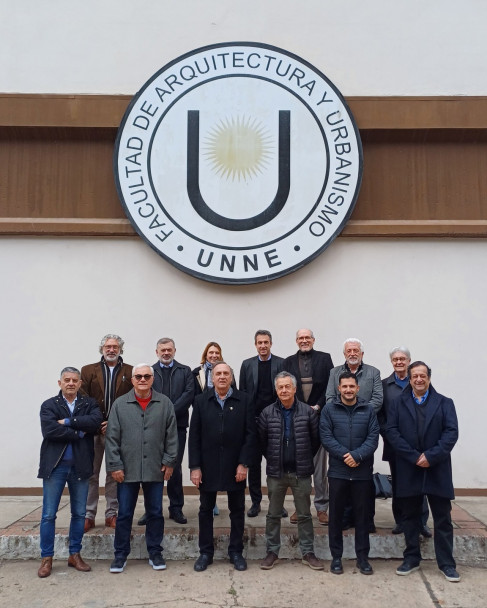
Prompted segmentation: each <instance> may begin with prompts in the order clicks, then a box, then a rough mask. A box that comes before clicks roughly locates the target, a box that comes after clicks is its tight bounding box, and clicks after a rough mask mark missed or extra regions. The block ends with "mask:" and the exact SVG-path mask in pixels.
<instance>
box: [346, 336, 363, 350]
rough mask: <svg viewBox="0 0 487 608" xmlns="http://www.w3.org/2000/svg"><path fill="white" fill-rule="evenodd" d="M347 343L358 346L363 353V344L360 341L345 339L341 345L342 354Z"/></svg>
mask: <svg viewBox="0 0 487 608" xmlns="http://www.w3.org/2000/svg"><path fill="white" fill-rule="evenodd" d="M349 342H352V343H353V344H359V345H360V350H361V351H362V352H364V344H363V342H362V340H359V339H358V338H347V339H346V340H345V342H344V343H343V352H345V347H346V345H347V344H348V343H349Z"/></svg>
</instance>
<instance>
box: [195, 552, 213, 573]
mask: <svg viewBox="0 0 487 608" xmlns="http://www.w3.org/2000/svg"><path fill="white" fill-rule="evenodd" d="M212 563H213V557H212V556H211V555H207V554H206V553H202V554H201V555H200V556H199V557H198V559H197V560H196V561H195V563H194V566H193V568H194V570H195V572H203V571H204V570H206V569H207V568H208V566H209V565H210V564H212Z"/></svg>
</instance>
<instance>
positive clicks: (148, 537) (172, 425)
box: [105, 363, 178, 573]
mask: <svg viewBox="0 0 487 608" xmlns="http://www.w3.org/2000/svg"><path fill="white" fill-rule="evenodd" d="M153 382H154V370H153V369H152V367H151V366H150V365H148V364H147V363H139V364H138V365H136V366H135V367H134V368H133V370H132V384H133V386H134V388H133V389H132V390H131V391H130V392H129V393H127V394H126V395H123V396H122V397H119V398H118V399H117V400H116V401H115V402H114V404H113V406H112V412H111V414H110V417H109V419H108V426H107V433H106V443H105V461H106V467H107V472H108V473H111V475H112V477H113V478H114V479H115V481H116V482H117V495H118V517H117V523H116V526H115V541H114V549H115V559H114V560H113V562H112V564H111V566H110V572H114V573H116V572H123V569H124V568H125V565H126V562H127V556H128V555H129V553H130V533H131V531H132V521H133V519H134V511H135V506H136V504H137V498H138V495H139V489H140V486H142V491H143V493H144V505H145V512H146V514H147V523H146V530H145V541H146V544H147V552H148V553H149V565H150V566H152V568H153V569H154V570H165V569H166V562H165V561H164V558H163V557H162V539H163V537H164V517H163V515H162V491H163V488H164V481H168V480H169V479H170V478H171V475H172V472H173V468H174V466H175V464H176V460H177V455H178V430H177V423H176V416H175V414H174V407H173V405H172V403H171V401H170V400H169V399H168V398H167V397H166V396H165V395H161V394H160V393H157V392H156V391H153V390H152V384H153Z"/></svg>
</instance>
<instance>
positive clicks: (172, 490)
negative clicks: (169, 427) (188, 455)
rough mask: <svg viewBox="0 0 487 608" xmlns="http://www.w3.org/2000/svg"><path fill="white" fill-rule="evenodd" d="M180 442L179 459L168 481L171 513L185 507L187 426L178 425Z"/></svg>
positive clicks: (167, 487)
mask: <svg viewBox="0 0 487 608" xmlns="http://www.w3.org/2000/svg"><path fill="white" fill-rule="evenodd" d="M178 442H179V447H178V459H177V461H176V466H175V467H174V470H173V472H172V476H171V479H170V480H169V481H168V482H167V486H166V489H167V497H168V498H169V512H170V513H171V512H173V511H181V510H182V508H183V507H184V492H183V471H182V469H181V463H182V462H183V456H184V449H185V447H186V428H183V427H179V426H178Z"/></svg>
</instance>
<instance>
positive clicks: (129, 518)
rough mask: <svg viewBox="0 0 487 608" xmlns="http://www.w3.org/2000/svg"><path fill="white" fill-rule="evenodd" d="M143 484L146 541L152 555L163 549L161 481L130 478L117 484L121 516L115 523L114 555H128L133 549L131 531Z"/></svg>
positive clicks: (122, 556) (118, 556)
mask: <svg viewBox="0 0 487 608" xmlns="http://www.w3.org/2000/svg"><path fill="white" fill-rule="evenodd" d="M141 485H142V491H143V492H144V506H145V513H146V515H147V523H146V526H145V542H146V544H147V552H148V554H149V556H150V557H154V556H155V555H160V554H161V553H162V546H161V543H162V538H163V536H164V516H163V515H162V490H163V488H164V482H161V481H142V482H139V481H130V482H125V481H124V482H123V483H119V484H117V496H118V517H117V524H116V527H115V542H114V549H115V557H116V558H117V559H126V557H127V555H128V554H129V553H130V534H131V532H132V522H133V519H134V511H135V505H136V504H137V497H138V496H139V489H140V486H141Z"/></svg>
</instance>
